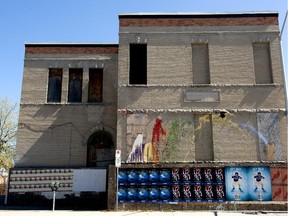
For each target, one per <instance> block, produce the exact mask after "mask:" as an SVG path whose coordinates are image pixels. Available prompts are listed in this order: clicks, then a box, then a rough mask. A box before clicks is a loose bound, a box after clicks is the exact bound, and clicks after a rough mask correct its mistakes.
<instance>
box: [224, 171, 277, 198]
mask: <svg viewBox="0 0 288 216" xmlns="http://www.w3.org/2000/svg"><path fill="white" fill-rule="evenodd" d="M225 186H226V197H227V200H232V201H248V200H253V201H271V200H272V190H271V179H270V168H269V167H237V166H235V167H226V168H225Z"/></svg>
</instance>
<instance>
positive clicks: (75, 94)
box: [9, 12, 287, 209]
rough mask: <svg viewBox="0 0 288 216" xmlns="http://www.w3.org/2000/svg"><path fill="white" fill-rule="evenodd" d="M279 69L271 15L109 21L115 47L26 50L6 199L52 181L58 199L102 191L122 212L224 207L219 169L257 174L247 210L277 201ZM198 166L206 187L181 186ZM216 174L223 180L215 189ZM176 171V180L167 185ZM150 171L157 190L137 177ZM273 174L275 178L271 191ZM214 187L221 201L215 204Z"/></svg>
mask: <svg viewBox="0 0 288 216" xmlns="http://www.w3.org/2000/svg"><path fill="white" fill-rule="evenodd" d="M283 70H284V69H283V66H282V56H281V46H280V37H279V25H278V13H277V12H243V13H207V14H203V13H201V14H194V13H191V14H189V13H185V14H182V13H172V14H167V13H165V14H159V13H157V14H146V13H139V14H138V13H136V14H120V15H119V44H63V43H62V44H56V43H55V44H47V43H43V44H42V43H36V44H34V43H29V44H26V45H25V63H24V76H23V86H22V96H21V104H20V118H19V130H18V138H17V149H16V165H15V169H13V170H12V171H11V173H10V188H9V196H11V197H13V196H14V197H15V195H17V194H18V195H19V194H23V193H26V194H27V193H36V192H37V193H38V194H42V195H45V196H46V197H49V193H50V192H49V191H50V188H49V187H50V186H49V184H50V182H51V181H58V182H59V191H60V192H59V193H60V194H61V193H62V195H63V197H64V196H65V194H74V195H75V194H76V196H81V193H83V192H105V191H106V194H108V208H109V209H112V208H114V205H115V202H117V201H118V202H119V204H120V208H123V209H124V208H128V209H129V208H136V207H135V205H134V204H135V202H136V203H137V206H138V207H137V208H148V206H147V205H145V206H146V207H145V206H141V205H144V204H145V203H149V205H150V204H151V203H154V204H155V203H156V204H155V205H157V207H156V206H154V207H153V205H154V204H153V205H151V206H152V208H154V209H155V208H160V209H161V207H159V203H160V204H161V205H162V206H165V205H167V203H170V202H172V201H173V202H174V203H175V202H177V203H179V205H181V203H183V202H184V203H192V204H193V203H194V205H195V201H196V202H199V203H200V202H201V203H204V206H205V202H209V203H211V202H212V203H217V202H219V201H221V202H224V201H225V200H233V199H232V198H229V194H228V193H230V192H229V191H228V187H230V186H229V185H228V182H229V181H230V180H231V178H230V177H229V179H228V173H229V172H230V171H231V170H232V171H233V172H234V171H235V170H240V171H241V172H243V175H244V174H245V175H246V174H247V173H249V172H250V170H251V172H252V170H253V172H259V171H260V170H262V173H265V174H266V175H267V176H265V177H266V179H267V180H266V181H267V183H266V184H267V187H269V189H268V192H269V194H268V193H267V196H266V195H265V194H264V195H263V194H261V197H260V198H259V199H261V200H259V199H258V201H262V200H267V201H272V200H274V201H276V200H280V201H283V200H285V199H286V200H287V190H286V191H285V186H286V185H287V181H286V180H285V179H284V177H285V175H286V176H287V116H286V113H285V109H286V107H285V100H284V95H285V83H284V81H283V80H284V71H283ZM116 149H118V150H121V160H122V167H121V168H120V174H121V175H122V174H123V176H125V178H124V180H123V179H120V180H121V181H120V183H119V187H120V190H121V191H120V193H119V188H118V187H116V175H115V171H116V170H115V168H114V167H113V166H110V168H109V165H113V164H114V157H115V155H114V153H115V150H116ZM198 168H199V169H200V171H199V172H201V175H202V179H204V177H205V176H206V174H207V172H208V171H207V170H210V171H212V172H213V173H212V174H211V176H213V177H211V178H212V179H211V182H209V181H208V182H207V181H204V180H203V181H202V180H200V182H197V181H196V180H195V179H194V180H192V175H193V174H195V172H196V171H195V170H196V169H198ZM216 169H221V172H223V174H224V172H225V173H226V176H225V177H224V176H223V177H222V181H220V182H217V181H216V174H217V172H218V171H215V170H216ZM106 170H107V172H106ZM176 170H178V171H179V172H180V175H181V176H182V177H181V178H180V177H179V179H178V180H177V181H176V183H175V181H174V180H175V179H174V180H173V177H175V176H174V174H175V172H176ZM184 170H185V172H186V171H187V170H188V171H189V175H190V174H191V180H190V179H189V181H188V182H184ZM229 170H230V171H229ZM118 171H119V170H118V169H117V172H118ZM210 171H209V172H210ZM232 171H231V172H232ZM244 171H245V173H244ZM153 172H156V173H157V174H158V175H159V176H160V177H159V181H156V182H152V180H151V181H150V180H149V175H150V174H152V173H153ZM190 172H191V173H190ZM238 172H239V171H238ZM278 172H279V173H280V174H279V175H278V177H277V174H278ZM144 173H146V174H147V179H146V177H145V178H144V179H142V177H143V175H142V174H144ZM164 173H166V174H167V173H168V174H167V175H168V176H166V177H167V179H166V180H167V181H166V180H165V181H164V180H163V181H161V176H162V174H163V176H162V177H163V178H164ZM275 173H276V175H274V174H275ZM132 174H135V175H136V176H137V177H135V179H133V178H134V177H133V176H132ZM186 174H187V173H186ZM229 175H230V173H229ZM247 175H248V174H247ZM273 175H274V176H276V177H275V178H276V180H277V179H280V178H282V177H283V178H282V180H283V179H284V180H283V181H282V180H281V181H280V180H279V181H278V180H277V182H276V183H275V182H274V183H273V181H276V180H275V179H273ZM99 176H100V177H101V181H99V180H98V178H99ZM118 176H119V175H118ZM123 176H119V178H120V177H121V178H122V177H123ZM56 177H57V178H56ZM226 178H227V179H226ZM232 178H233V179H234V181H235V179H236V177H232ZM248 178H249V177H247V179H248ZM255 178H256V179H260V180H261V178H257V177H255ZM268 179H269V180H268ZM122 180H123V181H122ZM252 180H254V179H252ZM252 180H251V181H252ZM243 181H244V180H243ZM245 181H246V180H245ZM95 182H98V183H95ZM99 182H101V184H100V183H99ZM244 183H245V184H247V185H248V186H247V188H248V189H249V187H250V185H249V184H250V183H249V184H248V180H247V181H246V182H244ZM83 185H84V186H83ZM177 185H178V186H179V188H178V190H180V191H181V193H180V192H179V197H174V195H175V193H174V192H175V190H176V189H175V187H174V186H177ZM187 185H188V186H189V188H190V189H189V192H190V193H191V197H190V198H187V197H186V198H185V197H184V196H185V195H184V194H185V193H184V191H185V190H186V189H187V187H186V186H187ZM196 186H197V187H198V186H201V188H200V191H201V193H202V192H203V194H204V195H203V197H201V198H199V197H198V198H197V194H199V193H198V192H197V191H196V189H195V188H196ZM208 186H211V188H210V189H211V190H213V193H214V195H213V193H212V192H211V194H212V195H211V197H210V198H209V197H207V196H208V195H207V190H208ZM212 186H213V187H212ZM217 186H219V187H222V190H223V191H224V190H225V189H224V188H226V191H225V193H226V196H225V195H223V197H222V198H219V197H216V196H217V195H216V193H217V192H219V187H217ZM253 186H254V185H253ZM107 187H108V189H107ZM145 187H146V188H145ZM193 187H194V188H193ZM251 187H252V186H251ZM286 187H287V186H286ZM99 188H100V189H99ZM184 188H185V189H184ZM233 188H234V186H233ZM279 188H280V190H281V193H280V195H279ZM116 189H118V191H117V192H116ZM248 189H247V190H248ZM154 190H158V191H159V194H160V195H159V196H158V197H156V198H155V197H152V196H151V197H150V195H151V193H152V191H154ZM162 190H166V196H164V195H163V194H162ZM143 191H146V192H147V196H144V195H143V194H142V192H143ZM167 191H168V192H167ZM132 192H133V193H134V192H135V194H134V195H133V193H132ZM185 192H187V190H186V191H185ZM77 194H78V195H77ZM116 194H118V198H119V199H120V200H118V199H117V201H116ZM149 194H150V195H149ZM205 194H206V195H205ZM275 194H276V195H277V194H278V195H277V196H274V195H275ZM285 194H286V195H285ZM142 195H143V196H142ZM161 195H163V196H161ZM236 195H237V194H235V200H236V201H238V200H241V201H248V200H254V198H253V196H254V195H255V196H256V195H257V196H258V197H259V194H256V191H255V194H252V192H251V193H250V194H247V197H246V198H245V199H244V198H243V199H241V198H240V195H239V194H238V195H239V197H237V196H236ZM233 196H234V194H233ZM245 196H246V195H245ZM265 196H266V197H265ZM285 196H286V198H285ZM243 197H244V196H243ZM255 201H257V200H255ZM122 203H125V205H124V204H122ZM139 203H141V204H140V205H138V204H139ZM143 203H144V204H143ZM256 203H257V202H256ZM163 204H165V205H163ZM192 204H191V208H192ZM215 205H217V204H215ZM151 206H150V207H151ZM212 206H213V205H212ZM163 208H165V207H163ZM187 208H190V207H189V206H188V207H187ZM204 208H207V209H208V206H207V205H206V207H204ZM227 208H228V207H227Z"/></svg>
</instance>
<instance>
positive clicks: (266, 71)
mask: <svg viewBox="0 0 288 216" xmlns="http://www.w3.org/2000/svg"><path fill="white" fill-rule="evenodd" d="M253 55H254V67H255V79H256V83H257V84H269V83H273V76H272V68H271V57H270V45H269V43H254V44H253Z"/></svg>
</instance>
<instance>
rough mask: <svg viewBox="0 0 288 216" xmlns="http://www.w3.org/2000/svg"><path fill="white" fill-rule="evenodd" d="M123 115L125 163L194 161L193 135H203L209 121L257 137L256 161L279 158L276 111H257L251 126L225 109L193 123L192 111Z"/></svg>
mask: <svg viewBox="0 0 288 216" xmlns="http://www.w3.org/2000/svg"><path fill="white" fill-rule="evenodd" d="M126 116H127V155H129V156H128V159H127V162H164V161H171V162H175V161H194V160H195V142H197V140H195V137H198V138H199V135H200V136H202V137H204V138H205V137H206V138H207V135H205V133H204V134H203V133H201V131H202V130H204V129H205V126H206V125H209V124H213V125H219V126H220V128H226V131H227V129H228V130H233V131H234V132H236V134H237V135H239V137H243V138H244V139H249V137H251V136H254V137H255V139H257V140H259V141H258V143H259V148H258V149H257V151H259V152H258V158H257V159H258V160H267V161H271V160H281V146H280V138H279V120H278V114H277V113H257V115H256V119H257V122H256V120H255V122H256V124H257V125H255V122H254V125H252V124H251V122H245V123H243V122H241V121H239V119H238V120H237V118H236V116H237V114H231V113H228V112H219V113H214V114H207V115H205V114H203V115H201V117H199V119H197V122H198V123H197V124H196V125H195V122H194V121H195V116H194V115H193V114H192V113H177V114H173V113H172V114H171V113H162V114H161V115H159V114H157V113H149V114H147V113H132V114H126ZM198 116H199V115H198ZM211 130H212V129H211ZM206 132H207V129H206ZM220 132H221V129H220ZM211 133H212V132H211ZM247 137H248V138H247ZM211 139H212V137H211ZM255 159H256V158H255Z"/></svg>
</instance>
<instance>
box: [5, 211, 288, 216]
mask: <svg viewBox="0 0 288 216" xmlns="http://www.w3.org/2000/svg"><path fill="white" fill-rule="evenodd" d="M36 215H37V216H51V215H52V216H253V215H260V216H287V215H288V214H287V212H254V211H246V212H228V211H218V212H213V211H169V212H168V211H167V212H157V211H149V212H144V211H64V210H56V211H47V210H44V211H43V210H0V216H36Z"/></svg>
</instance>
